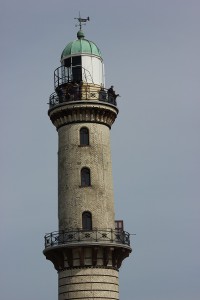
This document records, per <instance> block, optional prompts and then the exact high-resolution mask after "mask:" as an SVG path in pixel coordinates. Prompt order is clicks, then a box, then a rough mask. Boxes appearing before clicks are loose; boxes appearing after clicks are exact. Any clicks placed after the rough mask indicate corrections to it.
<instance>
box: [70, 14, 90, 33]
mask: <svg viewBox="0 0 200 300" xmlns="http://www.w3.org/2000/svg"><path fill="white" fill-rule="evenodd" d="M74 19H76V20H78V22H79V24H76V25H75V26H76V27H77V26H79V28H80V30H81V29H82V25H86V24H85V23H86V22H87V21H90V18H89V17H87V19H82V18H81V15H80V12H79V18H74Z"/></svg>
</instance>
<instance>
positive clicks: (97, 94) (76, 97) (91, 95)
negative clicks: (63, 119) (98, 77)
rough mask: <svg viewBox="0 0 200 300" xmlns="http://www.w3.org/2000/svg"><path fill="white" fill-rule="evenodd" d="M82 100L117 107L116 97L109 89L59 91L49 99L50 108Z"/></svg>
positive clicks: (90, 88)
mask: <svg viewBox="0 0 200 300" xmlns="http://www.w3.org/2000/svg"><path fill="white" fill-rule="evenodd" d="M81 100H97V101H102V102H107V103H109V104H112V105H115V106H117V101H116V97H114V96H112V95H110V94H109V93H108V90H107V89H101V90H97V89H96V88H92V87H89V88H88V89H87V88H85V87H84V88H79V87H78V88H77V89H71V90H67V89H66V90H62V89H59V90H57V92H54V93H52V94H51V95H50V97H49V103H48V104H49V108H52V107H54V106H56V105H59V104H62V103H65V102H71V101H81Z"/></svg>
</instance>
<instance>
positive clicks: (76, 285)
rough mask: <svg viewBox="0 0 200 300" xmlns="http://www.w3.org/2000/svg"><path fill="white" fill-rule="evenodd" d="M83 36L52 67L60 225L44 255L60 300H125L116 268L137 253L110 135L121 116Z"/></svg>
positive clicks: (101, 68) (101, 67)
mask: <svg viewBox="0 0 200 300" xmlns="http://www.w3.org/2000/svg"><path fill="white" fill-rule="evenodd" d="M77 19H78V22H79V31H78V33H77V39H76V40H74V41H72V42H69V43H68V44H67V46H66V47H65V48H64V50H63V51H62V54H61V61H60V62H61V65H60V66H59V67H58V68H57V69H56V70H55V71H54V92H53V93H52V94H51V95H50V98H49V110H48V116H49V118H50V120H51V122H52V123H53V125H54V126H55V127H56V130H57V132H58V228H57V229H55V230H56V231H54V232H51V233H48V234H46V235H45V248H44V251H43V253H44V255H45V256H46V259H48V260H50V261H51V262H52V263H53V265H54V268H55V269H56V270H57V273H58V299H59V300H72V299H73V300H75V299H81V300H82V299H93V300H96V299H98V300H99V299H100V300H103V299H107V300H108V299H112V300H113V299H116V300H117V299H119V281H118V273H119V269H120V266H121V264H122V261H123V260H124V259H125V258H126V257H128V256H129V254H130V253H131V247H130V235H129V233H128V232H126V231H125V230H124V222H123V221H122V220H115V210H114V194H113V179H112V162H111V147H110V132H111V127H112V124H113V123H114V121H115V119H116V117H117V115H118V108H117V101H116V97H117V95H115V93H114V91H113V90H112V89H107V88H106V86H105V75H104V63H103V57H102V54H101V52H100V49H99V48H98V46H97V45H96V44H95V43H94V42H92V41H90V40H88V39H86V37H85V34H84V32H83V31H82V24H83V23H85V22H86V21H87V20H89V18H87V19H82V18H81V17H79V18H77Z"/></svg>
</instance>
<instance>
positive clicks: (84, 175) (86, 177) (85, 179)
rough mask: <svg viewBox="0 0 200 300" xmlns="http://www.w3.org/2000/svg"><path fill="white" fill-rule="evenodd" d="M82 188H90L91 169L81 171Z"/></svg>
mask: <svg viewBox="0 0 200 300" xmlns="http://www.w3.org/2000/svg"><path fill="white" fill-rule="evenodd" d="M81 186H90V169H88V168H83V169H81Z"/></svg>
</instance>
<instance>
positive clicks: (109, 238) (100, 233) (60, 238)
mask: <svg viewBox="0 0 200 300" xmlns="http://www.w3.org/2000/svg"><path fill="white" fill-rule="evenodd" d="M44 239H45V248H48V247H53V246H58V245H64V244H70V243H78V242H86V243H93V242H99V243H101V242H102V243H117V244H125V245H128V246H130V234H129V233H128V232H126V231H122V230H113V229H105V230H101V229H100V230H98V229H94V230H88V231H86V230H81V229H77V230H71V231H64V230H63V231H54V232H52V233H48V234H46V235H45V237H44Z"/></svg>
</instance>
